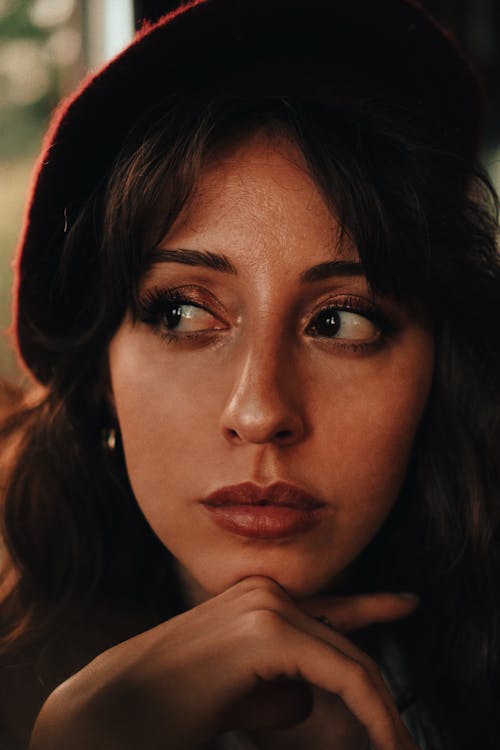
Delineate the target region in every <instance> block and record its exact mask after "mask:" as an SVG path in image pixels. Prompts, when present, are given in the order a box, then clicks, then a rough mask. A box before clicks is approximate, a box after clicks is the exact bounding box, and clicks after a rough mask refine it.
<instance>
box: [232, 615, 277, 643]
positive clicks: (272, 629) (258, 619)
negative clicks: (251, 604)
mask: <svg viewBox="0 0 500 750" xmlns="http://www.w3.org/2000/svg"><path fill="white" fill-rule="evenodd" d="M242 622H243V627H244V630H245V632H247V633H248V634H250V635H252V636H256V637H259V638H265V639H268V638H274V637H276V635H277V633H279V631H280V630H282V629H283V620H282V619H281V617H280V616H279V614H278V613H277V612H274V611H273V610H270V609H252V610H250V611H249V612H246V613H245V614H244V615H242Z"/></svg>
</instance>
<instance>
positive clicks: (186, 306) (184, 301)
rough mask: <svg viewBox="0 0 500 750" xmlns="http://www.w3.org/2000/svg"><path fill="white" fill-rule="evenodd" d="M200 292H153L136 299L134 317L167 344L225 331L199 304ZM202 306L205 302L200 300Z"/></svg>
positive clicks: (214, 316)
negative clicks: (164, 339) (166, 341)
mask: <svg viewBox="0 0 500 750" xmlns="http://www.w3.org/2000/svg"><path fill="white" fill-rule="evenodd" d="M190 296H193V297H197V298H199V297H200V296H201V294H200V292H199V291H197V290H193V289H192V290H191V292H189V293H188V291H187V290H180V289H166V288H153V289H148V290H147V291H146V292H145V293H144V295H143V296H141V297H139V299H138V300H137V304H136V315H137V317H138V319H139V320H141V321H142V322H143V323H146V324H147V325H149V326H150V327H151V328H152V329H153V330H154V331H156V332H157V333H159V334H160V335H161V336H163V337H165V338H167V339H169V340H179V341H180V340H181V339H182V338H183V337H185V338H186V339H189V338H190V337H194V336H198V335H201V336H203V335H204V334H209V333H211V332H214V331H221V330H223V329H225V327H226V326H225V324H224V323H223V322H222V321H221V320H220V318H219V317H217V316H216V315H214V314H213V313H211V312H210V310H209V309H208V307H205V304H200V303H198V301H197V299H190ZM203 303H205V299H203Z"/></svg>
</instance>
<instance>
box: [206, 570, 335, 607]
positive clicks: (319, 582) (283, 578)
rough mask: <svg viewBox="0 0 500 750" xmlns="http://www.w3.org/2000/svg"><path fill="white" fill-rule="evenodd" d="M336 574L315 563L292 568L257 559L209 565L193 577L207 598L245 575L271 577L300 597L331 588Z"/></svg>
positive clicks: (307, 596)
mask: <svg viewBox="0 0 500 750" xmlns="http://www.w3.org/2000/svg"><path fill="white" fill-rule="evenodd" d="M336 575H337V571H334V572H330V571H329V572H328V573H324V572H323V574H322V572H321V571H315V572H313V570H312V569H311V566H308V568H307V569H300V567H299V566H296V568H292V567H290V566H283V565H281V566H278V565H272V564H269V563H267V564H266V563H265V561H262V562H255V561H254V562H253V563H252V564H248V563H247V564H242V565H235V566H231V568H230V569H228V567H225V569H224V570H220V571H211V570H209V569H207V567H205V568H204V570H202V571H196V572H194V574H191V580H194V581H195V588H200V589H202V590H203V591H204V592H205V596H204V597H203V598H205V599H207V598H211V597H213V596H217V595H218V594H222V593H223V592H224V591H226V590H227V589H229V588H231V586H234V585H235V584H237V583H238V582H239V581H242V580H243V579H245V578H250V577H253V576H259V577H264V578H270V579H271V580H273V581H275V582H276V583H277V584H279V585H280V586H281V587H282V588H283V589H284V590H285V591H286V592H287V594H288V595H289V596H290V597H291V598H292V599H295V600H300V599H307V598H309V597H312V596H315V595H316V594H319V593H322V592H325V591H327V590H331V588H332V586H333V585H334V579H335V577H336Z"/></svg>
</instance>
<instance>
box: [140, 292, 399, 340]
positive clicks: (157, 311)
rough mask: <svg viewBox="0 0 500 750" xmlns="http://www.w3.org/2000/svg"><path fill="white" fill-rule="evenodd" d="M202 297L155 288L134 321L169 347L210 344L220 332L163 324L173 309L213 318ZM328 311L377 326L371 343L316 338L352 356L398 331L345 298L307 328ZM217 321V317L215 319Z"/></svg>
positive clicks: (371, 308)
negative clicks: (184, 329)
mask: <svg viewBox="0 0 500 750" xmlns="http://www.w3.org/2000/svg"><path fill="white" fill-rule="evenodd" d="M198 297H199V295H196V294H192V295H190V294H189V292H187V291H186V290H185V289H168V288H166V287H154V288H152V289H148V290H147V291H146V292H145V293H144V294H143V295H142V296H141V297H139V298H138V299H137V301H136V310H135V318H136V319H139V320H140V321H141V322H142V323H145V324H147V325H149V326H151V327H152V328H153V330H154V331H155V332H156V333H157V334H158V335H159V336H161V338H162V339H164V340H166V341H167V342H169V343H175V344H177V343H182V342H191V343H193V344H196V343H197V342H207V340H213V339H214V338H216V337H217V336H218V335H219V334H220V333H221V330H223V329H221V330H217V329H209V330H202V331H193V332H191V333H180V334H179V333H174V332H172V331H170V330H169V329H168V328H167V327H166V326H165V323H164V321H162V318H163V316H164V315H165V311H166V308H168V307H169V306H172V305H177V306H181V305H189V306H193V307H199V308H200V309H202V310H206V312H208V313H209V314H210V315H214V313H213V312H212V311H211V310H210V309H209V308H208V307H207V306H206V305H205V304H201V302H200V300H199V299H198ZM329 310H334V311H336V312H343V311H344V312H350V313H355V314H357V315H361V316H362V317H364V318H366V319H368V320H369V321H370V322H372V323H373V324H374V325H376V326H377V327H378V329H379V331H380V333H379V335H378V336H377V337H376V338H375V339H374V340H371V341H359V342H358V341H356V340H352V341H350V342H349V343H347V341H342V339H335V338H334V337H327V336H321V335H316V336H314V334H309V335H312V336H313V337H314V338H318V339H322V340H326V341H332V342H334V345H335V346H336V347H341V348H343V349H348V350H349V351H353V352H361V351H367V350H369V349H373V348H374V347H376V346H378V345H380V344H381V343H382V342H383V341H384V340H385V339H386V338H388V337H389V336H390V335H391V334H392V333H393V332H394V331H395V327H394V325H393V323H392V322H391V321H390V320H389V318H388V317H387V315H385V313H384V312H383V311H382V310H380V309H379V308H378V307H376V306H375V305H373V304H371V303H369V302H368V301H361V300H360V299H359V298H358V297H350V296H344V297H342V298H341V299H336V300H335V302H333V301H329V302H326V303H325V304H324V305H323V306H321V307H320V309H318V310H316V311H315V313H314V317H313V320H312V321H311V322H310V323H309V324H308V326H307V328H306V331H307V329H308V328H310V327H311V326H312V324H313V323H314V320H315V319H317V318H318V317H319V316H320V315H321V314H322V313H325V312H327V311H329ZM214 317H216V318H218V316H216V315H214Z"/></svg>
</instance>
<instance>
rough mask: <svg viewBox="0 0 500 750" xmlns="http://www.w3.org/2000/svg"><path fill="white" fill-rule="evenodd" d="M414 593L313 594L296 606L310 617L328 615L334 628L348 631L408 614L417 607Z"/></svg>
mask: <svg viewBox="0 0 500 750" xmlns="http://www.w3.org/2000/svg"><path fill="white" fill-rule="evenodd" d="M418 604H419V599H418V596H416V595H415V594H393V593H376V594H361V595H356V596H342V597H315V598H314V599H309V600H307V601H304V602H300V604H299V606H300V608H301V609H302V610H303V611H304V612H307V614H309V615H311V616H312V617H318V616H320V615H323V616H326V617H328V619H329V620H330V622H331V623H332V625H333V626H334V627H335V629H336V630H338V631H340V632H342V633H348V632H351V631H353V630H359V629H360V628H365V627H367V626H368V625H374V624H375V623H379V622H392V621H393V620H401V619H402V618H403V617H408V615H410V614H411V613H412V612H414V611H415V609H416V608H417V607H418Z"/></svg>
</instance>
